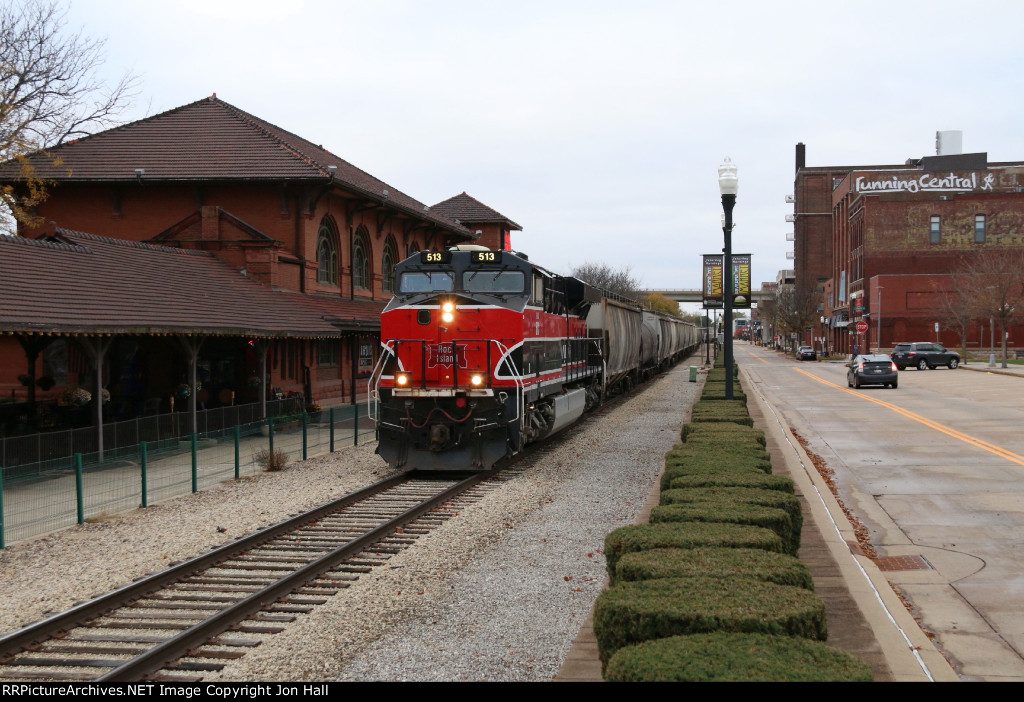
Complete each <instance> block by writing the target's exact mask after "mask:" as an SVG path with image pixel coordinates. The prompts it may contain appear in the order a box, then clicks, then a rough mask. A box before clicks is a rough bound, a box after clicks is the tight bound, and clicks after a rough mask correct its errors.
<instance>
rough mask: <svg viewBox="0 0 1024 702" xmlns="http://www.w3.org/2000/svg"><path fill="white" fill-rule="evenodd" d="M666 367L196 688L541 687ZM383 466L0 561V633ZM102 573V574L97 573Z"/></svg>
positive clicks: (130, 521)
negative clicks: (344, 684) (334, 684)
mask: <svg viewBox="0 0 1024 702" xmlns="http://www.w3.org/2000/svg"><path fill="white" fill-rule="evenodd" d="M687 380H688V374H687V368H686V366H685V365H683V364H680V365H678V366H676V367H675V368H674V369H672V370H671V371H669V372H668V373H665V374H663V375H661V376H659V377H657V378H656V379H654V380H653V381H652V382H650V383H649V384H648V385H647V386H646V387H645V389H644V391H643V392H642V393H640V394H638V395H635V396H633V397H631V398H629V399H628V400H627V401H625V402H624V403H622V404H620V405H619V406H617V407H616V408H614V409H613V410H611V411H609V412H607V413H604V414H602V415H601V416H597V417H593V418H591V419H590V420H589V421H586V422H585V423H584V424H583V425H582V426H577V427H572V428H570V429H568V430H566V432H565V433H564V434H563V435H562V436H559V437H556V438H555V439H553V440H552V441H550V442H549V445H548V446H546V447H545V448H544V450H543V451H541V452H539V453H538V454H536V455H534V456H532V457H531V458H530V459H529V467H527V468H526V469H524V470H523V471H522V472H520V473H518V474H517V475H515V476H514V477H513V478H511V479H510V480H508V481H506V482H504V483H502V484H500V485H499V486H498V487H496V488H494V489H491V490H489V491H486V492H485V494H484V496H483V497H482V498H481V499H480V500H478V501H476V502H472V503H467V504H466V505H465V507H464V509H462V510H461V512H460V514H459V515H458V516H457V517H455V518H453V519H450V520H448V521H447V522H446V523H445V524H444V525H442V526H441V527H439V528H437V529H435V530H433V531H431V532H430V533H429V534H428V535H426V536H424V537H421V538H420V539H419V540H418V541H417V543H416V544H415V545H414V546H412V547H411V548H410V549H409V550H406V551H404V552H401V553H399V554H396V555H394V556H392V557H391V558H390V559H389V560H388V562H387V563H386V564H385V565H384V566H383V567H379V568H375V569H374V570H373V572H372V573H369V574H367V575H364V576H362V577H360V579H359V580H358V581H356V582H355V583H353V585H352V586H351V587H350V588H348V589H346V590H342V591H340V592H339V593H338V595H336V596H334V597H332V598H330V599H329V601H328V603H327V604H325V605H321V606H318V607H316V608H315V609H314V610H313V612H311V613H310V614H307V615H302V616H300V617H299V619H298V620H296V621H295V622H294V623H292V624H289V625H287V628H286V629H285V630H284V631H283V632H281V633H279V634H276V635H273V636H266V637H264V639H263V644H262V645H261V646H259V647H257V648H256V649H253V650H251V651H249V652H248V653H246V655H245V656H244V657H243V658H241V659H239V660H237V661H234V662H231V663H230V664H229V665H228V666H227V667H225V668H224V670H223V671H222V672H221V673H219V674H206V675H204V680H207V681H319V680H379V681H404V680H409V681H412V680H421V681H458V680H471V681H545V680H550V679H551V678H552V677H553V676H554V675H555V674H556V673H557V672H558V670H559V667H560V666H561V664H562V661H563V659H564V657H565V655H566V653H567V652H568V650H569V647H570V646H571V644H572V642H573V640H574V638H575V636H576V633H577V632H578V631H579V628H580V626H581V625H582V623H583V622H584V620H585V619H586V617H587V615H588V614H589V613H590V610H591V608H592V606H593V602H594V600H595V599H596V597H597V595H598V594H599V593H600V590H601V588H602V585H603V584H604V580H605V560H604V556H603V553H602V551H601V549H602V547H603V543H604V537H605V535H606V534H607V533H608V532H609V531H612V530H614V529H616V528H618V527H620V526H624V525H627V524H632V523H633V522H634V521H636V519H637V517H638V515H639V514H640V513H641V511H642V509H643V507H644V505H645V503H646V501H647V499H648V496H649V495H650V493H651V490H652V488H653V487H654V485H655V483H656V481H657V478H658V474H659V472H660V470H661V467H662V465H663V462H664V455H665V452H666V451H667V450H668V449H670V448H671V447H672V445H673V443H674V442H675V441H676V440H677V439H676V437H677V436H678V433H679V429H680V427H681V425H682V424H683V422H684V420H685V419H686V417H687V414H688V412H689V409H690V407H691V405H692V403H693V401H694V399H695V398H696V396H697V393H698V391H699V388H700V385H699V384H697V383H690V382H687ZM390 474H391V471H390V470H389V469H388V468H387V467H386V466H384V465H383V463H382V462H381V461H380V459H379V457H377V456H375V455H374V454H373V446H372V445H369V446H360V447H357V448H353V449H346V450H344V451H341V452H338V453H335V454H332V455H329V456H321V457H317V458H312V459H309V460H307V461H304V462H298V463H294V464H292V465H290V466H288V467H287V468H286V469H285V470H284V471H282V472H280V473H265V474H261V475H259V476H255V477H253V478H249V479H243V480H241V481H238V482H235V481H231V482H228V483H224V484H221V485H219V486H217V487H215V488H212V489H209V490H206V491H204V492H202V493H198V494H196V495H189V496H186V497H182V498H179V499H176V500H173V501H170V502H168V503H165V504H161V505H156V506H153V507H150V508H147V509H145V510H138V511H136V512H133V513H131V514H128V515H124V516H121V517H117V518H114V519H111V520H109V521H105V522H101V523H95V524H87V525H84V526H82V527H76V528H73V529H69V530H67V531H64V532H60V533H58V534H54V535H51V536H47V537H44V538H40V539H36V540H34V541H30V542H25V543H22V544H15V545H14V546H11V547H9V548H8V549H7V550H5V551H0V583H2V585H3V588H2V594H0V602H2V604H3V606H2V607H0V631H3V632H8V631H11V630H13V629H15V628H17V627H19V626H24V625H25V624H28V623H31V622H32V621H35V620H37V619H39V618H41V617H43V616H45V615H46V614H47V613H49V612H55V611H59V610H61V609H65V608H67V607H70V606H71V605H72V604H74V603H75V602H79V601H82V600H85V599H88V598H90V597H94V596H97V595H100V594H104V593H106V592H108V591H110V590H111V589H113V588H115V587H117V586H119V585H122V584H125V583H127V582H130V581H131V580H133V579H135V578H138V577H140V576H143V575H145V574H147V573H150V572H154V571H157V570H160V569H162V568H164V567H166V566H168V565H169V564H170V563H172V562H175V561H180V560H184V559H186V558H189V557H192V556H195V555H198V554H200V553H202V552H204V551H206V550H207V549H209V548H211V547H213V546H215V545H219V544H222V543H226V542H228V541H231V540H234V539H235V538H238V537H240V536H242V535H244V534H247V533H250V532H252V531H255V530H256V529H259V528H262V527H265V526H267V525H269V524H273V523H275V522H278V521H281V520H283V519H285V518H287V517H288V516H289V515H291V514H295V513H297V512H300V511H303V510H306V509H310V508H312V507H314V506H316V505H318V504H321V503H322V502H325V501H326V500H328V499H330V498H332V497H337V496H340V495H342V494H345V493H347V492H351V491H352V490H355V489H357V488H359V487H362V486H365V485H367V484H370V483H372V482H376V481H377V480H380V479H382V478H384V477H387V476H388V475H390ZM111 564H114V567H113V568H112V567H111Z"/></svg>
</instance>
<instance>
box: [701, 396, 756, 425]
mask: <svg viewBox="0 0 1024 702" xmlns="http://www.w3.org/2000/svg"><path fill="white" fill-rule="evenodd" d="M690 421H691V422H735V423H736V424H745V425H746V426H748V427H753V426H754V420H753V419H751V418H750V414H749V413H748V412H747V407H746V405H745V404H744V403H743V402H742V401H740V400H715V401H711V402H703V401H702V402H698V403H697V404H695V405H694V406H693V409H692V410H691V412H690Z"/></svg>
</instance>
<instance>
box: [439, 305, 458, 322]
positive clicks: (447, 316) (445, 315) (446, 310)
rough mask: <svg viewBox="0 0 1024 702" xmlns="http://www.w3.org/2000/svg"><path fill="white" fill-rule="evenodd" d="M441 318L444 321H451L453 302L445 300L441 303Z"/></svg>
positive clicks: (453, 316)
mask: <svg viewBox="0 0 1024 702" xmlns="http://www.w3.org/2000/svg"><path fill="white" fill-rule="evenodd" d="M441 319H442V320H444V321H445V322H446V323H449V324H450V323H451V322H452V320H454V319H455V304H454V303H452V302H446V303H444V304H443V305H441Z"/></svg>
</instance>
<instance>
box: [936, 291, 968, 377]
mask: <svg viewBox="0 0 1024 702" xmlns="http://www.w3.org/2000/svg"><path fill="white" fill-rule="evenodd" d="M967 283H968V281H967V279H966V277H965V276H964V274H963V273H954V274H953V276H952V278H951V286H952V289H951V290H948V291H943V294H942V295H941V297H940V302H939V312H940V314H941V315H942V322H943V324H944V325H945V326H946V327H948V328H950V329H952V330H953V331H955V332H956V334H957V336H958V337H959V338H960V356H961V358H963V359H964V362H965V363H966V362H967V332H968V330H969V329H970V328H971V323H972V322H973V321H974V319H975V318H976V316H977V314H976V312H975V309H974V304H973V300H971V297H970V296H969V295H968V294H967ZM936 287H937V286H936Z"/></svg>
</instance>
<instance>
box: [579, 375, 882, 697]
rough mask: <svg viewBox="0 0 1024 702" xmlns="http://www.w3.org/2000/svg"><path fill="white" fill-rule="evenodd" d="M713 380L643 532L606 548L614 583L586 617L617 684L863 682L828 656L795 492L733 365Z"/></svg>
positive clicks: (621, 533)
mask: <svg viewBox="0 0 1024 702" xmlns="http://www.w3.org/2000/svg"><path fill="white" fill-rule="evenodd" d="M732 372H733V374H734V379H735V380H734V390H733V398H734V399H731V400H727V399H725V379H726V375H725V374H726V370H725V369H724V368H722V367H721V366H716V367H714V368H712V369H711V370H710V371H709V372H708V376H707V381H706V383H705V385H704V389H703V393H702V395H701V398H700V400H699V401H698V402H697V403H696V404H695V405H694V407H693V412H692V414H691V422H690V423H689V424H686V425H685V426H683V429H682V431H681V433H680V443H678V444H676V445H675V446H673V447H672V449H671V450H670V451H669V452H668V453H667V454H666V455H665V471H664V473H663V474H662V477H661V499H660V504H659V506H657V507H655V508H654V509H653V510H652V511H651V517H650V522H649V523H648V524H639V525H634V526H628V527H624V528H622V529H617V530H616V531H613V532H612V533H611V534H608V536H607V537H606V538H605V557H606V559H607V562H608V575H609V577H610V582H611V587H610V588H609V589H608V590H606V591H605V592H603V593H602V594H601V596H600V597H599V598H598V601H597V604H596V606H595V609H594V633H595V635H596V636H597V642H598V649H599V652H600V656H601V665H602V670H603V673H604V677H605V679H606V680H609V681H615V682H655V681H657V682H684V681H685V682H698V681H701V682H707V681H734V682H736V681H759V682H767V681H775V682H781V681H831V682H837V681H863V682H867V681H871V680H872V673H871V669H870V668H869V667H868V666H867V665H865V664H864V663H862V662H861V661H859V660H858V659H856V658H855V657H853V656H851V655H849V654H848V653H845V652H843V651H839V650H836V649H832V648H829V647H828V646H826V645H825V644H824V643H823V642H824V641H825V640H826V639H827V637H828V631H827V626H826V620H825V606H824V604H823V603H822V601H821V599H820V598H818V597H817V596H816V595H815V594H814V585H813V583H812V581H811V575H810V572H809V571H808V570H807V567H806V566H805V565H804V564H803V563H801V562H800V561H799V560H798V559H797V558H796V554H797V551H798V550H799V548H800V531H801V528H802V525H803V516H802V514H801V511H800V503H799V501H798V499H797V497H796V495H795V494H794V488H793V482H792V481H791V480H790V479H788V478H784V477H781V476H777V475H772V467H771V459H770V457H769V455H768V452H767V450H766V448H765V446H766V444H765V437H764V433H763V432H761V431H760V430H758V429H755V428H754V427H753V422H752V421H751V418H750V415H749V413H748V412H747V406H746V395H745V394H744V393H743V392H742V389H741V388H740V386H739V380H738V373H737V369H736V368H735V367H734V368H733V369H732Z"/></svg>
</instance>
